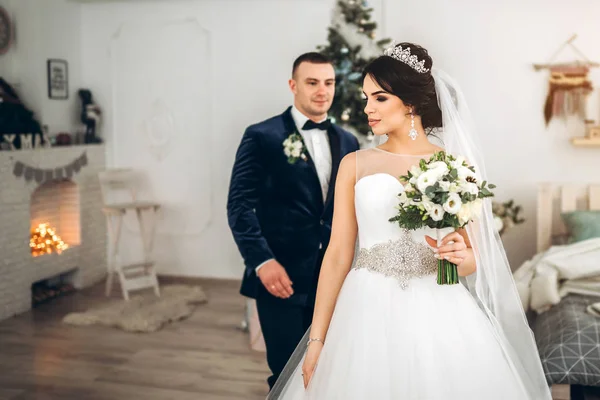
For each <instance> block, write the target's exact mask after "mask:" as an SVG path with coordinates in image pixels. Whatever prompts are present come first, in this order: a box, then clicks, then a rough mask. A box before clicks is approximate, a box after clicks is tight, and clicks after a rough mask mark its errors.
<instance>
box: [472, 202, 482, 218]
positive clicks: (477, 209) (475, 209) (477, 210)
mask: <svg viewBox="0 0 600 400" xmlns="http://www.w3.org/2000/svg"><path fill="white" fill-rule="evenodd" d="M482 209H483V200H482V199H475V200H474V201H473V202H472V203H471V212H472V214H473V216H477V217H479V216H480V215H481V210H482Z"/></svg>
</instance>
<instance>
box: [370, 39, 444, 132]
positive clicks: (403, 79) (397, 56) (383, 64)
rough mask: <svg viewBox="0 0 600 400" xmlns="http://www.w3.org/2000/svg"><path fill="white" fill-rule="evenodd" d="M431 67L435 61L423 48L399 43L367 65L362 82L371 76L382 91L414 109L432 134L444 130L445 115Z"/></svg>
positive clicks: (425, 127) (424, 126)
mask: <svg viewBox="0 0 600 400" xmlns="http://www.w3.org/2000/svg"><path fill="white" fill-rule="evenodd" d="M415 57H416V58H415ZM401 60H403V61H401ZM432 65H433V61H432V59H431V57H430V56H429V53H427V50H425V49H424V48H423V47H421V46H419V45H416V44H413V43H399V44H396V45H395V46H393V47H390V48H388V49H386V51H385V53H384V55H382V56H380V57H378V58H376V59H375V60H373V61H371V62H370V63H369V64H367V66H366V67H365V69H364V71H363V80H364V78H365V77H366V76H367V75H368V76H370V77H371V78H372V79H373V80H374V81H375V82H377V84H378V85H379V86H380V87H381V88H382V89H383V90H385V91H386V92H388V93H391V94H393V95H395V96H398V97H399V98H400V100H402V102H403V103H404V104H405V105H407V106H412V107H414V112H415V114H416V115H419V116H420V117H421V123H422V124H423V129H424V130H425V132H427V134H429V133H431V132H432V131H433V130H434V129H436V128H441V127H442V111H441V110H440V107H439V105H438V101H437V96H436V93H435V81H434V79H433V76H431V67H432Z"/></svg>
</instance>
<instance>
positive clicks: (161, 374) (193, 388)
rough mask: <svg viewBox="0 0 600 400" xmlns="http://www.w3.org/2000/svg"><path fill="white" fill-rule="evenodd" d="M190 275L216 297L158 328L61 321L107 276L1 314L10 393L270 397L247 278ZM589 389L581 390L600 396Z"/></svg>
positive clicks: (4, 387) (127, 399)
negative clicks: (252, 331)
mask: <svg viewBox="0 0 600 400" xmlns="http://www.w3.org/2000/svg"><path fill="white" fill-rule="evenodd" d="M162 282H163V284H168V283H173V282H174V281H173V280H171V279H166V278H163V279H162ZM189 283H197V284H199V285H201V286H202V287H203V288H204V290H205V291H206V293H207V295H208V299H209V302H208V303H207V304H203V305H200V306H198V308H197V309H196V310H195V311H194V313H193V315H192V316H191V317H190V318H189V319H187V320H185V321H180V322H176V323H173V324H169V325H167V326H166V327H165V328H163V329H162V330H161V331H159V332H156V333H151V334H133V333H126V332H123V331H120V330H118V329H110V328H102V327H75V326H71V325H66V324H63V323H62V322H61V319H62V317H63V316H64V315H66V314H67V313H69V312H73V311H84V310H86V309H87V308H89V307H91V306H93V305H97V304H101V303H102V302H104V301H106V298H105V297H104V294H103V290H104V286H103V285H98V286H95V287H93V288H90V289H86V290H82V291H79V292H77V293H75V294H72V295H69V296H65V297H62V298H59V299H56V300H54V301H52V302H50V303H47V304H44V305H43V306H40V307H38V308H36V309H34V310H32V311H30V312H27V313H25V314H22V315H19V316H17V317H14V318H11V319H8V320H5V321H2V322H0V400H29V399H36V400H50V399H52V400H54V399H61V400H109V399H110V400H121V399H122V400H136V399H144V400H225V399H227V400H236V399H245V400H254V399H256V400H258V399H261V400H263V399H264V398H265V396H266V394H267V389H268V386H267V384H266V382H265V379H266V377H267V376H268V375H269V371H268V368H267V365H266V362H265V355H264V353H257V352H253V351H251V350H250V349H249V347H248V337H247V334H246V333H244V332H242V330H241V329H240V323H241V320H242V317H243V313H244V299H243V298H242V297H241V296H240V295H239V294H238V288H239V283H238V282H234V281H219V280H195V281H193V282H189ZM113 297H114V298H119V295H118V292H117V291H114V295H113ZM584 392H585V394H583V396H582V397H579V398H584V399H585V400H598V399H600V395H599V394H598V392H597V391H596V390H593V391H592V390H589V389H586V390H584ZM556 398H557V399H564V398H568V397H562V396H558V393H557V396H556Z"/></svg>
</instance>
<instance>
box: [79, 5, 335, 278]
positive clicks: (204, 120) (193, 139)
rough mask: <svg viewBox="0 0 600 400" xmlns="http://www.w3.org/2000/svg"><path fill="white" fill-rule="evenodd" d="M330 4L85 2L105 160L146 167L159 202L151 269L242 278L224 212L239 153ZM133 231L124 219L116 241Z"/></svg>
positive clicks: (86, 73) (322, 37) (86, 72)
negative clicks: (161, 211) (244, 136)
mask: <svg viewBox="0 0 600 400" xmlns="http://www.w3.org/2000/svg"><path fill="white" fill-rule="evenodd" d="M332 4H333V3H332V2H331V1H323V0H288V1H272V0H270V1H269V0H257V1H247V0H228V1H216V0H215V1H200V0H196V1H183V0H182V1H176V2H174V1H169V2H163V1H154V2H119V3H103V4H86V5H83V14H82V15H83V18H82V27H83V38H82V43H83V81H84V82H86V84H87V85H89V87H90V88H91V90H92V92H93V93H94V94H95V97H96V98H97V100H98V102H99V103H100V104H101V105H103V106H104V109H105V117H106V120H105V121H106V123H105V125H104V128H103V134H104V135H105V136H106V138H107V140H108V142H109V150H108V151H109V154H108V160H109V163H111V165H113V166H132V167H139V168H143V169H144V170H145V171H147V172H148V174H149V175H150V176H151V178H150V183H149V188H150V191H151V192H152V194H153V195H154V196H155V198H157V199H158V200H159V201H161V202H162V203H163V204H164V205H165V207H164V218H163V219H162V221H161V222H160V224H159V226H158V235H157V247H156V254H157V258H158V261H159V272H162V273H168V274H177V275H198V276H214V277H234V278H240V277H241V274H242V270H243V264H242V260H241V257H240V255H239V252H238V250H237V248H236V247H235V244H234V242H233V238H232V236H231V232H230V230H229V228H228V226H227V220H226V210H225V205H226V199H227V190H228V186H229V177H230V172H231V167H232V164H233V160H234V155H235V151H236V149H237V146H238V144H239V141H240V138H241V135H242V133H243V131H244V128H245V127H246V126H248V125H249V124H251V123H255V122H258V121H261V120H263V119H266V118H268V117H270V116H272V115H275V114H278V113H281V112H282V111H283V110H284V109H285V108H286V107H287V106H288V105H289V104H290V103H291V95H290V94H289V91H288V88H287V80H288V78H289V76H290V73H291V65H292V62H293V60H294V58H295V57H296V56H297V55H299V54H300V53H302V52H305V51H310V50H314V49H315V45H316V44H319V43H326V37H327V29H326V27H327V26H328V21H329V17H330V16H329V14H330V10H331V6H332ZM308 21H310V23H309V22H308ZM136 152H137V153H136ZM136 232H137V228H136V226H135V224H134V221H129V222H128V223H127V225H126V232H125V240H124V243H125V246H123V247H125V248H131V247H133V246H137V244H138V238H137V235H136ZM136 255H138V253H137V252H136V251H135V250H132V251H129V252H128V254H126V257H134V256H136Z"/></svg>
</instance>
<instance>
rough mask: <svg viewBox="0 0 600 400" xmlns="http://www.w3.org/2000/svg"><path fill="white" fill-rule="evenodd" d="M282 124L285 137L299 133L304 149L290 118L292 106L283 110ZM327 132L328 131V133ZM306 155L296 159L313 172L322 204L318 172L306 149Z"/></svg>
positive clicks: (294, 124) (304, 144)
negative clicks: (305, 158)
mask: <svg viewBox="0 0 600 400" xmlns="http://www.w3.org/2000/svg"><path fill="white" fill-rule="evenodd" d="M283 125H284V126H285V130H286V137H287V136H289V135H291V134H292V133H294V132H295V133H297V134H299V135H300V137H301V138H302V144H303V146H304V148H305V149H306V148H307V147H306V143H304V137H302V135H301V134H300V132H298V128H297V127H296V123H295V122H294V118H292V107H289V108H288V109H287V110H285V112H284V113H283ZM328 134H329V133H328ZM306 157H307V160H306V161H303V160H298V161H297V162H306V163H307V164H308V165H309V167H310V169H311V170H312V172H313V174H312V175H313V176H314V178H315V179H314V180H315V183H316V185H317V187H318V188H319V195H320V198H321V201H320V202H319V203H320V204H321V205H322V204H323V200H322V199H323V195H322V190H321V182H320V181H319V174H318V173H317V167H316V165H315V162H314V161H313V159H312V157H311V156H310V154H309V152H308V150H307V151H306Z"/></svg>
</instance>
